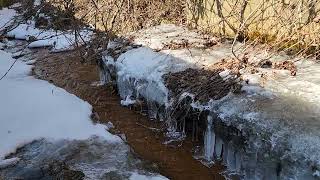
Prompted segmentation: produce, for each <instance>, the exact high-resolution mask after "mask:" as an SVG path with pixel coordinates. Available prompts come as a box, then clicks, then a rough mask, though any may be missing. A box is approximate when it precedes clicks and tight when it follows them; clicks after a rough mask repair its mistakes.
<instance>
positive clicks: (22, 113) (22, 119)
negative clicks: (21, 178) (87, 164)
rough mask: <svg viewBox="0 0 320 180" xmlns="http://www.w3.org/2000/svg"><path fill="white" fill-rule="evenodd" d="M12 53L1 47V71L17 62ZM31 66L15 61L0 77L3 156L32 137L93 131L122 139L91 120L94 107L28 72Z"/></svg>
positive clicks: (72, 135)
mask: <svg viewBox="0 0 320 180" xmlns="http://www.w3.org/2000/svg"><path fill="white" fill-rule="evenodd" d="M11 56H12V54H9V53H6V52H4V51H0V74H1V75H3V74H4V73H5V72H6V71H7V70H8V69H9V67H10V66H11V65H12V63H14V61H15V60H14V59H13V58H11ZM30 72H31V66H28V65H26V64H25V63H23V62H21V61H16V63H15V65H14V67H13V69H11V71H10V72H9V73H8V75H7V76H5V77H4V78H3V79H2V80H1V81H0V99H1V101H0V107H1V109H0V124H1V126H0V137H1V139H0V159H3V158H4V157H5V156H6V155H8V154H9V153H11V152H14V150H15V149H16V148H17V147H19V146H22V145H24V144H26V143H29V142H31V141H33V140H37V139H40V138H49V139H87V138H89V137H90V136H92V135H98V136H102V137H104V138H106V139H107V140H108V141H110V142H114V143H119V142H121V139H120V138H119V137H117V136H114V135H112V134H110V133H109V132H107V131H106V126H104V125H101V124H96V125H94V124H93V123H92V122H91V120H90V115H91V109H92V107H91V106H90V105H89V104H88V103H87V102H85V101H82V100H81V99H79V98H77V97H76V96H74V95H72V94H69V93H68V92H66V91H65V90H63V89H61V88H58V87H55V86H54V85H52V84H49V83H48V82H46V81H42V80H37V79H35V78H33V77H31V76H29V74H30Z"/></svg>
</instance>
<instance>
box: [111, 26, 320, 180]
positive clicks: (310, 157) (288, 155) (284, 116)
mask: <svg viewBox="0 0 320 180" xmlns="http://www.w3.org/2000/svg"><path fill="white" fill-rule="evenodd" d="M133 35H134V37H136V38H135V39H134V42H135V43H137V44H141V45H143V46H145V47H141V48H138V49H133V50H129V51H127V52H125V53H123V54H121V55H120V57H119V58H117V59H114V61H115V62H116V67H117V68H116V71H117V84H118V87H119V92H120V95H121V97H122V99H126V97H127V96H130V97H135V98H143V99H146V100H147V103H148V104H151V105H152V103H149V102H156V103H158V104H160V105H165V106H166V107H167V108H170V106H171V105H172V102H170V98H171V97H170V94H169V93H168V89H167V88H166V87H165V85H164V82H163V79H162V75H163V74H166V73H169V72H178V71H182V70H185V69H186V68H188V67H191V68H205V69H206V68H208V67H209V66H210V65H212V64H214V63H216V62H218V61H219V60H221V59H222V58H229V57H231V52H230V45H229V44H220V45H217V46H214V47H212V48H207V49H205V48H201V43H202V44H203V42H204V41H203V38H202V37H201V35H198V34H197V33H194V32H190V31H188V30H186V29H184V28H181V27H175V26H174V25H161V26H157V27H154V28H150V29H147V30H142V31H139V32H137V33H133ZM183 39H188V40H189V39H190V42H192V43H191V44H193V45H194V46H191V47H190V48H181V49H175V50H172V49H169V50H168V49H166V46H167V45H169V44H170V43H171V42H176V43H181V42H183ZM259 53H260V52H259V50H254V51H252V52H250V53H249V55H248V57H249V61H250V62H258V61H259V60H261V59H264V58H265V56H266V57H267V56H268V54H265V53H261V54H259ZM257 54H258V55H257ZM289 58H290V57H287V56H283V55H279V56H273V57H272V58H271V59H270V60H271V61H273V62H277V61H284V60H288V59H289ZM296 65H297V67H298V73H297V76H295V77H292V76H290V72H289V71H286V70H274V69H259V70H260V72H259V73H257V74H251V73H249V72H246V71H245V70H241V72H242V74H243V78H244V79H248V84H246V83H243V88H242V90H243V93H242V94H240V95H235V94H232V93H230V94H229V95H228V96H226V97H224V98H222V99H221V100H218V101H212V100H211V101H209V102H208V103H202V104H201V103H199V102H194V101H193V102H192V107H193V108H194V109H198V110H199V111H202V110H209V111H210V112H211V113H212V114H214V115H215V116H214V117H218V118H215V119H214V121H213V124H212V127H215V126H214V124H215V123H217V121H219V122H220V123H222V124H224V125H226V126H229V127H230V129H231V128H236V129H237V130H239V131H240V133H238V134H237V135H236V136H240V137H242V138H244V139H246V141H245V142H242V143H236V142H230V141H229V140H226V137H223V136H227V135H226V134H222V135H221V132H220V134H219V133H218V132H214V130H211V129H212V128H209V127H210V126H211V124H210V123H209V121H208V126H207V128H206V132H205V134H204V156H205V158H206V159H209V158H212V159H214V156H213V154H214V155H215V156H216V158H219V157H221V156H223V161H224V163H225V164H227V165H229V166H230V167H229V169H231V170H232V171H236V172H239V171H242V172H244V173H245V175H246V176H245V177H246V178H247V179H254V178H258V179H263V177H264V176H266V175H264V173H263V172H264V171H263V170H264V169H267V170H266V171H268V172H270V177H280V178H281V179H290V178H297V177H306V178H307V177H310V176H309V175H312V174H313V173H315V172H316V171H317V170H319V169H320V162H319V159H320V153H319V152H320V133H319V132H320V131H319V129H320V121H319V117H320V114H319V112H320V109H319V103H318V102H319V100H320V98H319V97H320V88H319V87H320V86H319V84H320V78H319V77H317V76H315V74H319V72H320V65H319V64H317V63H315V62H311V61H308V60H303V61H299V62H297V63H296ZM262 74H263V75H262ZM220 75H221V77H224V78H227V77H228V75H229V73H228V71H227V70H226V71H223V72H222V73H221V74H220ZM302 87H303V88H302ZM151 105H149V108H150V109H151V111H149V112H151V113H150V114H151V117H155V116H156V114H157V108H156V106H151ZM167 121H174V119H172V118H171V117H168V118H167ZM170 123H171V122H169V123H168V124H170ZM173 124H174V123H173ZM173 127H174V126H173ZM213 129H214V128H213ZM226 133H227V134H228V132H226ZM231 135H232V136H233V135H234V134H232V133H231ZM210 136H211V137H210ZM218 136H219V138H218ZM228 136H229V135H228ZM220 138H221V141H220ZM240 145H241V148H240V147H239V146H240ZM238 148H240V150H238ZM239 161H242V162H243V163H239ZM263 161H266V162H267V161H268V162H267V163H264V162H263ZM310 164H313V165H312V166H310ZM267 167H268V168H267ZM271 172H272V173H271ZM308 174H309V175H308Z"/></svg>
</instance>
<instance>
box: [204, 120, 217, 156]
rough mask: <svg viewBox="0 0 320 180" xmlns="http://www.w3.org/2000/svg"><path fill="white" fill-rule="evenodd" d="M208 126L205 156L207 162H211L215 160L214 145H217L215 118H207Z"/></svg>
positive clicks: (205, 138) (205, 139)
mask: <svg viewBox="0 0 320 180" xmlns="http://www.w3.org/2000/svg"><path fill="white" fill-rule="evenodd" d="M207 121H208V125H207V130H206V132H205V137H204V156H205V159H206V160H207V161H211V160H212V159H213V153H214V146H215V145H214V144H215V133H214V132H213V130H212V129H213V118H212V116H208V118H207Z"/></svg>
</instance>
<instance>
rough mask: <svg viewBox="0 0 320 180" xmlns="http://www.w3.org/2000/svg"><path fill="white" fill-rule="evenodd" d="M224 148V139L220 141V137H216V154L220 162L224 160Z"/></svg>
mask: <svg viewBox="0 0 320 180" xmlns="http://www.w3.org/2000/svg"><path fill="white" fill-rule="evenodd" d="M222 146H223V141H222V139H220V138H219V137H216V142H215V147H214V152H215V156H216V158H217V159H218V160H219V159H221V158H222Z"/></svg>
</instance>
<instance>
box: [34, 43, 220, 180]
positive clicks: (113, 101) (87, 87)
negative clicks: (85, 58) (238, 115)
mask: <svg viewBox="0 0 320 180" xmlns="http://www.w3.org/2000/svg"><path fill="white" fill-rule="evenodd" d="M35 56H37V57H38V60H37V62H36V63H35V68H34V71H33V73H34V75H35V76H37V77H38V78H40V79H44V80H47V81H49V82H51V83H53V84H55V85H56V86H59V87H62V88H64V89H66V90H67V91H68V92H70V93H73V94H75V95H77V96H79V97H80V98H82V99H84V100H86V101H88V102H89V103H90V104H91V105H92V106H93V107H94V111H95V112H96V115H95V117H94V118H95V119H97V120H99V121H101V122H104V123H106V122H108V121H111V122H112V123H113V124H114V125H115V130H114V133H119V134H121V133H123V134H125V136H126V140H127V141H128V143H129V145H130V146H131V147H132V148H133V150H134V152H136V153H137V154H138V156H140V157H141V158H142V159H144V160H146V161H150V162H152V163H154V166H155V168H156V169H158V170H159V171H160V172H161V174H163V175H165V176H167V177H169V178H171V179H203V180H205V179H211V180H212V179H217V180H218V179H224V178H223V177H222V176H221V175H220V174H219V172H221V171H222V169H223V167H221V166H214V167H212V168H207V167H205V166H203V165H202V164H201V163H200V162H199V161H196V160H195V159H193V158H192V152H191V150H192V149H193V147H194V146H195V145H197V144H196V143H192V142H191V141H190V140H186V141H184V142H183V143H178V144H179V145H164V144H163V142H164V141H165V138H164V136H163V134H164V130H161V128H162V126H161V124H160V123H158V122H154V121H149V120H148V118H147V117H145V116H142V115H140V114H138V113H136V112H134V111H131V110H129V109H127V108H124V107H122V106H120V103H119V102H120V99H119V97H118V96H117V95H116V94H115V93H114V91H113V89H112V88H111V87H106V86H96V85H94V84H93V83H94V82H98V81H99V72H98V69H97V67H96V65H94V64H82V63H80V57H79V56H78V55H77V53H75V52H64V53H58V54H49V53H48V52H47V50H42V49H41V50H36V51H35ZM149 127H152V128H156V129H158V130H154V129H153V130H152V128H149ZM180 145H181V146H180Z"/></svg>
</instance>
